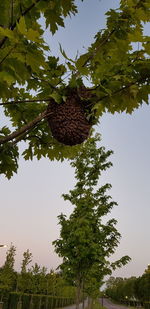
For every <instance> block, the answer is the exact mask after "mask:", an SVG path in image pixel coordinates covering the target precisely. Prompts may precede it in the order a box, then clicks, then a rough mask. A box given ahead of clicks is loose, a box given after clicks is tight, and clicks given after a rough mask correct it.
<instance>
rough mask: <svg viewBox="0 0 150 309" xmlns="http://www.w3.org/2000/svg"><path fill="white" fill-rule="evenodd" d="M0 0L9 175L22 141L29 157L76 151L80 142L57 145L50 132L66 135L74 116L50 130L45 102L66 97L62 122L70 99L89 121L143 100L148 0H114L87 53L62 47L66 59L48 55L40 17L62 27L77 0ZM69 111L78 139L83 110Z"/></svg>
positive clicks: (4, 161)
mask: <svg viewBox="0 0 150 309" xmlns="http://www.w3.org/2000/svg"><path fill="white" fill-rule="evenodd" d="M0 2H1V3H0V99H1V103H0V104H2V105H3V111H4V114H5V116H6V117H7V118H8V121H6V124H4V125H3V127H1V130H0V173H1V174H4V175H5V176H6V177H7V178H10V177H11V176H12V175H13V174H14V173H16V172H17V169H18V160H19V148H18V143H19V142H20V141H21V140H23V141H24V145H26V146H25V147H26V148H25V150H24V152H23V154H22V155H23V157H24V159H25V160H29V159H30V160H32V159H33V157H34V156H35V157H37V158H38V159H40V158H41V157H42V156H43V157H48V158H49V159H50V160H53V159H57V160H63V159H64V158H70V157H73V156H75V155H76V152H77V151H78V149H79V147H69V146H65V145H62V144H61V143H59V142H58V140H59V139H58V138H57V139H55V138H54V136H55V135H57V136H58V135H62V134H64V133H63V132H64V131H65V132H67V133H66V134H70V133H69V132H70V130H71V132H72V128H73V127H74V123H73V126H72V124H71V126H69V125H67V126H66V125H65V127H64V128H63V130H60V132H59V128H60V123H61V126H62V125H63V121H61V117H60V118H59V122H58V124H57V125H56V128H55V129H56V130H55V134H54V132H53V134H52V132H51V130H50V128H49V125H50V126H51V123H50V122H51V120H50V121H49V125H48V124H47V121H46V119H47V116H48V110H47V106H48V104H49V102H50V101H51V102H52V103H53V104H52V105H53V107H54V106H55V107H54V108H58V104H57V103H66V102H67V104H68V105H67V106H68V107H67V108H70V113H68V118H67V117H66V118H67V119H68V122H70V119H71V118H70V115H72V113H73V110H74V107H75V106H76V105H74V107H72V104H71V103H72V102H75V103H80V105H81V106H82V108H83V111H82V112H83V114H84V117H85V118H86V120H87V121H88V124H90V125H93V124H95V123H97V122H98V119H99V117H101V115H102V114H103V113H105V112H110V113H112V114H113V113H115V112H119V113H120V112H126V113H130V114H131V113H132V112H133V111H134V110H135V109H137V108H139V106H141V105H142V104H143V102H145V103H146V104H148V94H149V90H150V86H149V82H150V60H149V55H150V48H149V37H148V36H147V35H145V33H144V29H143V28H144V27H143V24H144V23H147V22H149V20H150V11H149V0H128V1H124V0H120V6H119V7H118V9H116V10H113V9H110V10H109V11H108V12H107V13H106V16H107V21H106V27H105V29H99V30H98V32H97V34H96V35H95V38H94V41H93V43H92V44H91V46H90V47H89V48H87V51H86V53H84V54H82V55H80V56H78V57H76V58H75V59H70V58H69V57H68V56H67V55H66V53H65V51H64V50H63V48H62V47H61V48H60V51H61V53H62V55H63V56H64V59H65V64H61V63H60V62H59V59H58V58H56V57H55V56H53V55H52V54H51V51H50V47H48V46H47V43H46V41H45V37H44V35H43V34H44V27H42V26H41V18H40V17H42V18H43V20H44V21H45V25H46V28H48V29H50V33H51V34H54V33H55V32H56V31H57V30H58V27H60V26H61V27H65V23H64V19H65V18H66V17H67V16H70V15H75V14H76V13H77V6H76V1H75V0H67V1H64V0H59V1H56V0H47V1H44V0H30V1H29V0H22V1H20V0H15V1H8V0H5V1H0ZM93 5H94V3H93ZM68 74H69V78H68V77H67V76H68ZM86 78H87V79H88V80H89V81H90V85H91V86H90V87H89V88H86V86H85V83H84V81H85V79H86ZM56 114H57V113H56ZM76 114H78V113H75V115H76ZM75 115H74V120H77V121H78V125H77V127H80V131H79V132H78V131H77V134H76V135H77V136H76V137H78V138H79V136H80V134H81V131H82V133H83V132H84V129H83V127H84V125H83V124H82V121H81V118H83V117H75ZM49 116H50V115H49ZM61 116H62V115H61ZM82 116H83V115H82ZM63 117H64V116H63ZM66 118H65V117H64V119H65V120H66ZM1 120H2V119H1ZM68 122H67V124H68ZM80 122H81V123H80ZM1 123H2V121H1ZM53 124H54V125H55V121H53ZM66 127H67V130H66ZM82 129H83V130H82ZM79 133H80V134H79ZM78 135H79V136H78ZM71 137H72V134H71ZM86 137H87V134H86ZM64 144H65V143H64Z"/></svg>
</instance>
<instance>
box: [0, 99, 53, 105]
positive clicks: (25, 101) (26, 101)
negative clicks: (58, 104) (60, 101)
mask: <svg viewBox="0 0 150 309" xmlns="http://www.w3.org/2000/svg"><path fill="white" fill-rule="evenodd" d="M50 99H51V98H49V99H48V98H47V99H32V100H20V101H10V102H3V103H0V105H9V104H20V103H33V102H43V101H44V102H49V101H50Z"/></svg>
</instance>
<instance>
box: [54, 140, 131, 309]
mask: <svg viewBox="0 0 150 309" xmlns="http://www.w3.org/2000/svg"><path fill="white" fill-rule="evenodd" d="M99 141H100V136H99V135H96V136H95V137H91V138H90V139H89V140H88V141H87V142H86V143H85V144H84V146H83V148H82V150H81V151H80V152H79V153H78V155H77V156H76V158H75V159H73V160H72V161H71V166H72V167H74V168H75V178H76V181H77V182H76V184H75V188H74V189H73V190H70V191H69V194H63V197H64V199H65V200H68V201H70V202H71V203H72V205H74V206H75V208H74V211H73V212H72V214H71V215H70V217H69V218H68V219H67V218H66V216H65V215H64V214H61V215H60V216H59V217H58V218H59V224H60V238H59V239H57V240H55V241H54V242H53V244H54V246H55V251H56V252H57V253H58V255H59V256H60V257H62V258H63V262H62V264H61V265H60V269H61V270H62V271H63V273H64V276H66V278H67V279H68V280H70V281H71V282H72V284H75V286H76V287H77V298H76V305H77V308H78V306H79V302H80V300H81V291H84V290H85V291H86V293H87V294H89V295H90V296H91V297H94V296H95V294H96V295H97V291H98V289H99V287H100V286H101V285H102V283H103V279H104V276H105V275H107V274H111V272H112V270H113V269H115V268H116V267H121V266H122V265H125V264H126V263H127V262H128V261H129V260H130V258H129V257H128V256H124V257H122V258H121V259H120V260H119V261H116V262H114V263H111V262H110V261H109V257H110V256H111V255H112V254H113V253H114V252H115V249H116V247H117V246H118V244H119V240H120V236H121V235H120V233H119V232H118V231H117V229H116V227H115V225H116V223H117V221H116V220H115V219H110V220H109V221H108V222H107V223H106V224H104V222H103V217H104V216H106V215H107V214H108V213H109V212H110V211H111V209H112V208H113V207H114V206H115V205H116V202H114V201H112V199H111V196H110V195H108V194H107V191H108V190H109V189H110V188H111V185H110V184H105V185H103V186H101V187H98V189H97V185H98V181H99V177H100V176H101V173H102V171H105V170H106V169H107V168H109V167H110V166H111V165H112V164H111V162H109V161H108V158H109V156H110V155H111V154H112V151H107V152H106V151H105V148H104V147H100V146H99V145H97V144H98V143H99ZM92 283H93V284H92Z"/></svg>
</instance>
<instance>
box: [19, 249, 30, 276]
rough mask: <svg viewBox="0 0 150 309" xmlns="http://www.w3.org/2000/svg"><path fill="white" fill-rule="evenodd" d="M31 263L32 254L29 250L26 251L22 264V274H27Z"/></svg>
mask: <svg viewBox="0 0 150 309" xmlns="http://www.w3.org/2000/svg"><path fill="white" fill-rule="evenodd" d="M31 262H32V253H31V252H30V251H29V249H27V251H25V252H24V253H23V260H22V264H21V273H26V272H27V266H28V264H30V263H31Z"/></svg>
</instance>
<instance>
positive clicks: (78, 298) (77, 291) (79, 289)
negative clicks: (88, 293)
mask: <svg viewBox="0 0 150 309" xmlns="http://www.w3.org/2000/svg"><path fill="white" fill-rule="evenodd" d="M80 295H81V285H80V282H78V284H77V289H76V309H79V305H80Z"/></svg>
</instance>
